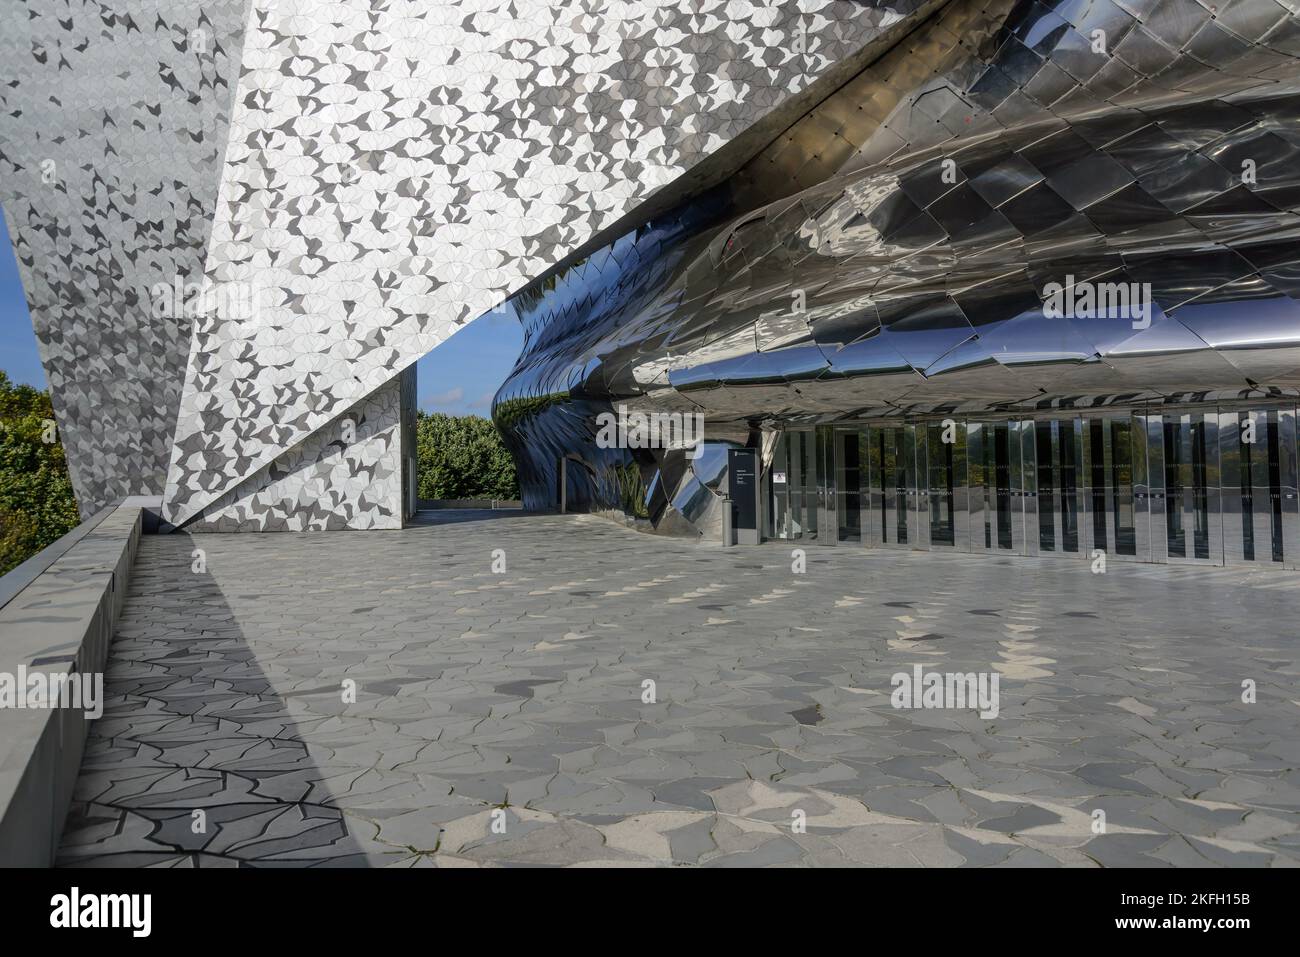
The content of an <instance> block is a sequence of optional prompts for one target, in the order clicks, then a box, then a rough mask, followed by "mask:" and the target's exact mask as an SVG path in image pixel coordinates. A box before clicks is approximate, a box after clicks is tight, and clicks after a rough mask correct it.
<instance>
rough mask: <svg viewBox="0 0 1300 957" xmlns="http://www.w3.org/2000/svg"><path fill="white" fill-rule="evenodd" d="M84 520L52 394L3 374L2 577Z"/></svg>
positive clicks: (0, 386)
mask: <svg viewBox="0 0 1300 957" xmlns="http://www.w3.org/2000/svg"><path fill="white" fill-rule="evenodd" d="M80 521H81V517H80V515H79V514H78V513H77V500H76V497H75V496H74V495H73V494H72V480H71V478H69V476H68V463H67V460H66V459H65V458H64V455H63V445H62V443H60V442H59V440H58V434H57V431H56V430H55V427H54V406H53V405H52V404H51V403H50V396H49V393H48V392H42V391H40V390H39V389H33V388H32V387H31V386H29V385H14V384H13V383H12V382H11V381H10V379H9V376H8V375H6V374H5V373H4V372H0V575H2V574H4V573H5V572H7V571H9V570H10V569H11V568H14V567H15V566H17V565H21V564H22V563H23V562H24V561H26V560H27V559H28V558H30V557H31V556H33V555H35V554H36V553H37V552H39V551H40V550H41V549H42V548H44V547H45V546H46V545H49V544H50V543H51V542H53V541H55V540H56V539H58V538H60V537H61V536H63V535H66V534H67V533H68V532H70V531H72V529H74V528H76V527H77V524H78V523H79V522H80Z"/></svg>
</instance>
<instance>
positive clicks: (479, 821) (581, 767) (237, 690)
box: [60, 512, 1300, 867]
mask: <svg viewBox="0 0 1300 957" xmlns="http://www.w3.org/2000/svg"><path fill="white" fill-rule="evenodd" d="M421 518H422V520H423V521H424V524H421V525H419V526H417V527H412V528H408V529H405V530H403V531H400V532H398V531H395V532H372V533H345V532H338V533H316V534H267V535H194V536H192V537H191V536H185V535H170V536H150V537H147V538H146V539H145V540H144V541H143V542H142V543H141V547H140V555H139V558H138V560H137V563H136V567H135V573H134V576H133V580H132V582H131V591H130V598H129V600H128V602H127V605H126V609H125V612H124V613H123V616H122V618H121V620H120V623H119V627H118V633H117V638H116V641H115V643H114V645H113V647H112V649H111V654H110V662H109V670H108V674H107V694H108V703H107V707H106V711H105V714H104V717H103V718H102V719H100V720H99V721H98V722H96V723H95V724H94V725H93V726H92V730H91V735H90V739H89V742H88V744H87V752H86V756H85V760H84V764H83V767H82V772H81V777H80V780H79V782H78V787H77V794H76V803H75V804H74V807H73V809H72V813H71V814H70V816H69V819H68V823H67V827H66V830H65V834H64V839H63V847H62V851H61V854H60V863H61V864H64V865H128V866H135V865H151V866H190V865H197V866H202V867H209V866H235V865H239V864H244V865H256V866H326V865H351V866H393V867H418V866H457V867H464V866H480V865H565V864H586V865H640V866H656V865H657V866H681V865H704V866H759V865H763V866H766V865H775V866H782V865H793V866H801V865H802V866H809V865H811V866H846V865H906V866H917V865H923V866H933V867H947V866H990V865H994V866H996V865H1013V866H1015V865H1018V866H1053V865H1076V866H1098V865H1101V866H1131V865H1144V866H1169V865H1229V866H1269V865H1272V866H1285V865H1291V864H1294V863H1297V862H1300V770H1297V768H1298V767H1300V687H1297V677H1298V676H1300V665H1298V658H1300V638H1297V633H1298V632H1300V625H1298V624H1297V622H1298V621H1300V614H1298V612H1300V577H1297V575H1296V573H1295V572H1273V571H1255V570H1250V569H1237V568H1230V569H1222V568H1200V567H1192V566H1154V565H1131V564H1130V565H1125V564H1121V563H1117V562H1112V563H1111V564H1110V566H1109V569H1108V571H1107V572H1106V573H1105V574H1092V573H1091V572H1090V569H1089V564H1088V563H1087V562H1085V561H1071V560H1064V559H1055V560H1053V559H1043V560H1034V559H1001V558H993V557H981V556H960V555H943V554H923V553H915V552H907V551H893V550H865V549H859V548H844V547H841V548H834V549H829V548H818V547H816V546H809V547H808V549H807V561H808V564H807V570H806V573H804V574H794V573H793V572H792V570H791V549H790V547H789V546H788V545H781V544H779V543H769V544H766V545H763V546H760V547H758V548H735V549H729V550H724V549H721V548H717V547H714V546H697V545H692V544H688V543H684V542H680V541H674V540H669V539H662V538H656V537H650V536H647V535H644V534H642V533H639V532H636V531H634V530H631V529H627V528H624V527H622V526H619V525H616V524H614V523H611V522H607V521H605V520H603V519H599V518H596V517H592V516H573V515H570V516H560V515H524V514H521V513H517V512H516V513H510V512H496V513H483V512H472V513H471V512H467V513H437V514H436V515H434V514H430V513H422V515H421ZM196 548H198V549H201V550H202V555H201V556H195V555H194V554H193V552H194V550H195V549H196ZM498 549H500V550H501V551H500V552H496V551H495V550H498ZM494 552H495V554H494ZM502 560H504V563H505V569H504V571H503V572H500V573H496V572H494V570H493V565H494V561H495V562H496V564H497V567H498V569H499V568H500V564H501V561H502ZM196 566H197V567H198V569H199V570H195V568H196ZM917 664H919V665H921V666H922V667H923V669H924V670H926V671H938V672H986V673H997V674H998V675H999V682H1000V708H999V713H998V715H997V717H996V718H992V719H984V718H981V717H980V716H979V715H978V714H977V713H976V711H975V710H974V708H973V707H965V708H955V709H954V708H946V709H937V710H924V709H920V710H902V709H895V708H894V707H892V706H891V700H890V693H891V691H892V685H891V676H893V675H894V674H895V673H898V672H910V671H911V670H912V667H913V665H917ZM1248 679H1249V680H1252V681H1253V682H1254V683H1255V694H1256V700H1255V702H1254V703H1248V702H1244V701H1243V700H1242V695H1243V688H1242V685H1243V681H1246V680H1248ZM647 681H652V682H653V683H654V684H653V687H652V690H653V694H654V702H653V703H646V702H645V701H644V700H643V699H644V698H646V697H648V696H649V693H650V692H649V690H648V686H647V685H646V684H645V682H647ZM352 683H355V684H354V685H353V684H352ZM353 687H355V700H352V697H351V695H350V694H349V690H350V689H351V688H353ZM1098 812H1101V813H1098ZM1103 824H1104V827H1103Z"/></svg>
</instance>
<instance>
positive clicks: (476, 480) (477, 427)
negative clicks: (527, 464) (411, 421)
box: [415, 412, 519, 499]
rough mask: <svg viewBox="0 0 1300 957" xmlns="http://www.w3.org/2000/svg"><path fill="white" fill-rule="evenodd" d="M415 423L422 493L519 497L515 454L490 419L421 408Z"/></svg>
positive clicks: (427, 496) (446, 496) (424, 495)
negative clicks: (512, 454) (507, 447)
mask: <svg viewBox="0 0 1300 957" xmlns="http://www.w3.org/2000/svg"><path fill="white" fill-rule="evenodd" d="M415 428H416V438H415V447H416V452H417V454H418V455H419V459H420V479H419V482H418V483H417V489H418V491H419V496H420V498H422V499H449V498H501V499H517V498H519V481H518V478H517V476H516V475H515V463H514V460H513V459H512V458H511V457H510V453H509V452H508V451H507V450H506V447H505V444H504V443H502V441H501V435H500V433H498V432H497V429H496V426H495V425H493V424H492V423H491V421H489V420H488V419H485V418H483V417H482V416H477V415H461V416H453V415H446V414H444V413H442V412H432V413H430V412H419V413H417V420H416V427H415Z"/></svg>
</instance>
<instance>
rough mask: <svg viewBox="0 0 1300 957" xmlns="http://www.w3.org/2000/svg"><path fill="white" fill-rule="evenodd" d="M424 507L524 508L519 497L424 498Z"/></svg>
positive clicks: (421, 506)
mask: <svg viewBox="0 0 1300 957" xmlns="http://www.w3.org/2000/svg"><path fill="white" fill-rule="evenodd" d="M418 504H419V507H420V508H422V509H433V508H523V503H522V502H520V501H519V500H518V499H504V498H432V499H431V498H422V499H420V501H419V503H418Z"/></svg>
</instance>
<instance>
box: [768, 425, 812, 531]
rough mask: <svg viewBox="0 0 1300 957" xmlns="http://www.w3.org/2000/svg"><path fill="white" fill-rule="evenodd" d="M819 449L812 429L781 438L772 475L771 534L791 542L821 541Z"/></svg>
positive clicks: (775, 454) (784, 433)
mask: <svg viewBox="0 0 1300 957" xmlns="http://www.w3.org/2000/svg"><path fill="white" fill-rule="evenodd" d="M815 451H816V445H815V441H814V436H813V433H812V432H811V431H802V430H788V431H786V432H783V433H782V434H781V437H780V438H779V439H777V441H776V448H775V450H774V451H773V453H772V465H771V468H770V469H769V474H768V486H769V488H770V489H771V494H770V497H769V511H768V535H769V536H770V537H772V538H776V539H780V540H784V541H791V542H808V541H816V540H817V524H818V523H817V519H818V511H819V506H820V495H819V493H818V488H817V457H816V454H815Z"/></svg>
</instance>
